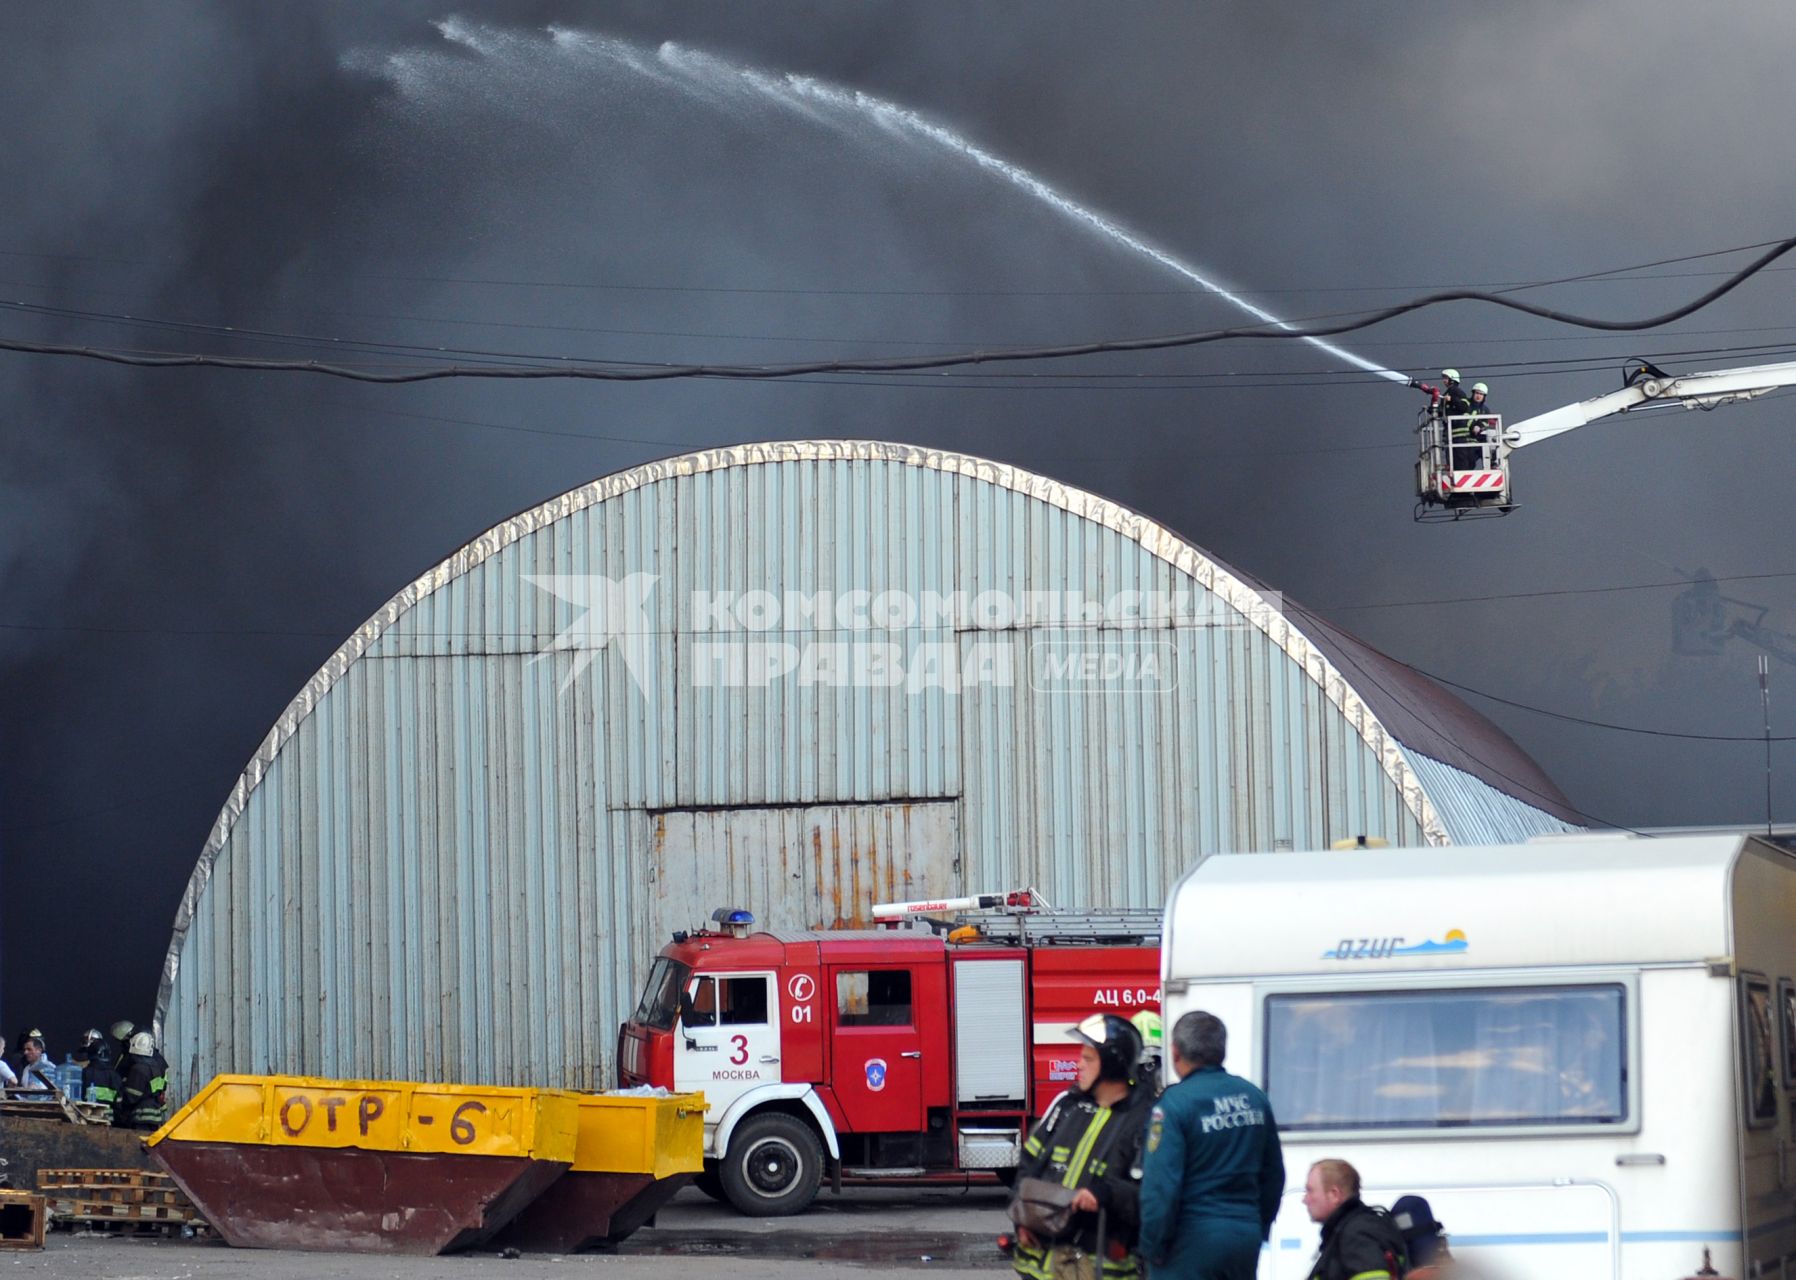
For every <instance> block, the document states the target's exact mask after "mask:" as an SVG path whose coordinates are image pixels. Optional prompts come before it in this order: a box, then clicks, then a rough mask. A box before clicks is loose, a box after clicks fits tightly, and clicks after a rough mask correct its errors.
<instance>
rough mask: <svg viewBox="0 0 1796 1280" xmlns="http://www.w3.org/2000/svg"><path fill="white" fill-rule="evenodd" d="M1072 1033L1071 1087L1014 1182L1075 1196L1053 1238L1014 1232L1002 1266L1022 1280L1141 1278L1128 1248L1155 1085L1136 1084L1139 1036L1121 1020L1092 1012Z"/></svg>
mask: <svg viewBox="0 0 1796 1280" xmlns="http://www.w3.org/2000/svg"><path fill="white" fill-rule="evenodd" d="M1072 1034H1073V1036H1074V1037H1076V1038H1077V1039H1078V1041H1079V1042H1080V1049H1079V1080H1078V1084H1077V1085H1076V1086H1075V1087H1073V1088H1071V1089H1068V1090H1067V1091H1066V1092H1065V1093H1063V1094H1061V1095H1060V1096H1059V1097H1058V1098H1056V1099H1055V1100H1054V1102H1053V1105H1052V1106H1050V1107H1049V1108H1048V1112H1047V1114H1046V1115H1044V1116H1043V1117H1042V1118H1041V1121H1040V1122H1039V1123H1038V1124H1037V1125H1036V1126H1035V1129H1034V1131H1033V1132H1031V1133H1030V1135H1029V1138H1028V1140H1027V1141H1026V1142H1025V1143H1024V1144H1023V1161H1022V1163H1021V1164H1020V1165H1019V1166H1017V1178H1018V1180H1019V1181H1020V1180H1021V1179H1023V1178H1045V1179H1049V1180H1051V1181H1054V1182H1057V1183H1059V1184H1060V1185H1061V1186H1064V1187H1076V1188H1078V1189H1079V1194H1078V1196H1077V1197H1076V1198H1075V1199H1074V1200H1073V1208H1074V1210H1075V1212H1074V1214H1073V1218H1072V1222H1071V1224H1070V1225H1069V1227H1068V1228H1067V1231H1066V1232H1065V1235H1064V1238H1062V1239H1060V1240H1038V1239H1036V1238H1035V1237H1034V1236H1033V1235H1031V1234H1030V1233H1029V1232H1028V1231H1026V1230H1021V1229H1019V1230H1018V1232H1017V1243H1016V1246H1015V1248H1014V1250H1013V1251H1012V1253H1011V1265H1012V1266H1013V1267H1015V1268H1016V1271H1017V1274H1019V1275H1022V1276H1027V1277H1029V1280H1099V1277H1101V1278H1102V1280H1132V1278H1133V1277H1136V1276H1139V1275H1140V1274H1141V1272H1140V1267H1139V1265H1138V1263H1137V1260H1136V1257H1135V1252H1134V1250H1135V1237H1136V1232H1137V1228H1138V1224H1139V1222H1140V1205H1139V1192H1140V1183H1141V1158H1142V1140H1143V1137H1144V1133H1145V1128H1146V1122H1147V1115H1148V1111H1149V1109H1150V1108H1151V1107H1152V1105H1153V1098H1154V1086H1153V1084H1152V1082H1151V1081H1148V1080H1145V1079H1142V1080H1137V1079H1136V1067H1137V1065H1138V1064H1139V1062H1140V1060H1141V1033H1140V1032H1139V1031H1137V1030H1136V1029H1135V1028H1134V1027H1133V1026H1132V1025H1131V1024H1130V1023H1129V1021H1128V1019H1126V1018H1122V1017H1119V1016H1117V1015H1116V1014H1114V1013H1094V1014H1092V1015H1091V1017H1089V1018H1087V1019H1085V1020H1084V1021H1083V1022H1081V1023H1080V1024H1079V1025H1078V1026H1076V1027H1074V1028H1072ZM1100 1261H1101V1264H1102V1265H1101V1270H1100V1267H1099V1262H1100Z"/></svg>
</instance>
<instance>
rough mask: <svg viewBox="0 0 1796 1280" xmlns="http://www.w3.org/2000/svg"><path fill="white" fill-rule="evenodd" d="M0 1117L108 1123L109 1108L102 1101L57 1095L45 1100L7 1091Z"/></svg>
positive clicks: (38, 1095) (39, 1095) (0, 1105)
mask: <svg viewBox="0 0 1796 1280" xmlns="http://www.w3.org/2000/svg"><path fill="white" fill-rule="evenodd" d="M0 1116H19V1117H22V1118H24V1119H27V1120H51V1121H56V1122H59V1123H65V1124H111V1123H112V1107H111V1105H110V1104H109V1103H105V1102H77V1101H76V1100H75V1099H73V1098H65V1097H63V1096H62V1095H61V1094H55V1095H53V1096H49V1097H46V1096H45V1095H44V1094H43V1093H41V1092H38V1093H27V1092H25V1091H24V1090H21V1089H8V1090H6V1092H5V1096H4V1097H0Z"/></svg>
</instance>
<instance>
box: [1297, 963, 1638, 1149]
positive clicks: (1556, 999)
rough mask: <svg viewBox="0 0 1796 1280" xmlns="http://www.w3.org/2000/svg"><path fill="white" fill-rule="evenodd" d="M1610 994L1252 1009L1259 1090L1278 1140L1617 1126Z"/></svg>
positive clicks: (1617, 1009)
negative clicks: (1261, 1057)
mask: <svg viewBox="0 0 1796 1280" xmlns="http://www.w3.org/2000/svg"><path fill="white" fill-rule="evenodd" d="M1625 1005H1626V995H1625V992H1624V990H1623V988H1622V987H1620V986H1619V985H1617V986H1609V985H1603V986H1527V987H1492V988H1481V989H1477V990H1463V989H1461V990H1453V989H1431V990H1412V991H1376V992H1374V991H1356V992H1344V993H1340V994H1305V995H1272V996H1268V997H1267V999H1266V1092H1267V1094H1269V1095H1270V1097H1271V1099H1272V1106H1273V1109H1274V1110H1275V1111H1276V1112H1277V1114H1278V1122H1279V1127H1280V1128H1285V1129H1445V1128H1464V1127H1468V1126H1487V1125H1488V1126H1499V1125H1500V1126H1514V1125H1586V1124H1617V1123H1620V1122H1622V1121H1625V1120H1626V1119H1627V1109H1628V1090H1627V1052H1626V1049H1627V1019H1626V1016H1625V1012H1626V1011H1625Z"/></svg>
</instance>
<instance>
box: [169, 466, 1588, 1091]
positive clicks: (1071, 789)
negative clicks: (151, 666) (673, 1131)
mask: <svg viewBox="0 0 1796 1280" xmlns="http://www.w3.org/2000/svg"><path fill="white" fill-rule="evenodd" d="M1575 821H1576V815H1575V813H1573V812H1572V811H1571V810H1570V809H1569V807H1568V806H1567V804H1566V801H1565V798H1564V797H1563V796H1562V795H1561V794H1560V792H1559V791H1558V789H1557V788H1556V787H1555V786H1554V785H1553V783H1552V782H1551V781H1550V780H1549V779H1548V778H1547V777H1546V776H1545V774H1544V773H1543V772H1542V771H1541V770H1540V769H1539V768H1538V766H1536V765H1535V764H1534V763H1533V762H1531V761H1530V760H1529V759H1528V758H1527V757H1526V756H1525V755H1524V754H1523V753H1522V752H1521V751H1520V749H1519V748H1517V747H1516V745H1515V744H1514V743H1513V742H1512V741H1511V740H1510V739H1509V738H1507V737H1506V736H1505V735H1504V734H1503V733H1502V732H1501V731H1500V730H1498V729H1497V728H1496V727H1495V726H1493V725H1492V724H1490V723H1489V722H1488V721H1486V720H1485V719H1483V718H1482V717H1481V716H1479V715H1478V714H1477V713H1475V712H1473V711H1472V710H1471V709H1470V708H1468V707H1466V706H1465V705H1464V704H1462V703H1460V702H1458V701H1457V700H1455V699H1453V698H1451V697H1449V696H1447V695H1445V694H1444V693H1442V692H1441V691H1440V690H1439V689H1438V688H1436V687H1435V686H1433V685H1432V684H1431V683H1430V682H1428V681H1426V680H1424V679H1422V678H1421V677H1419V676H1417V675H1416V674H1414V673H1413V672H1411V671H1410V670H1408V669H1407V668H1405V667H1403V666H1401V665H1400V664H1397V663H1395V662H1393V661H1391V660H1390V659H1388V658H1385V657H1384V656H1382V655H1380V654H1378V653H1376V652H1375V651H1373V650H1371V649H1369V648H1368V647H1366V646H1365V645H1364V644H1362V643H1360V642H1359V641H1357V640H1355V639H1353V638H1352V637H1351V636H1349V635H1347V634H1345V633H1344V632H1341V631H1339V630H1337V629H1336V628H1334V627H1332V626H1330V625H1329V624H1328V623H1326V622H1325V621H1323V620H1322V619H1320V618H1318V617H1316V616H1315V615H1313V614H1310V613H1307V612H1303V611H1301V610H1299V609H1297V608H1296V607H1294V606H1290V605H1288V604H1287V603H1286V602H1282V601H1281V600H1280V599H1279V597H1278V596H1277V594H1276V593H1275V592H1273V591H1271V590H1270V589H1269V588H1268V587H1266V586H1265V585H1264V584H1262V583H1259V582H1256V581H1254V580H1253V579H1251V578H1249V577H1248V576H1247V575H1245V574H1242V573H1240V572H1238V571H1236V570H1234V569H1231V568H1229V567H1228V566H1227V565H1224V564H1221V563H1219V562H1218V561H1216V560H1215V559H1214V558H1213V557H1211V556H1209V555H1207V554H1205V553H1204V552H1203V551H1202V550H1201V549H1200V548H1198V547H1196V546H1193V545H1192V544H1191V543H1189V542H1187V541H1185V540H1184V539H1182V538H1180V537H1179V536H1177V535H1176V534H1174V533H1173V532H1172V531H1170V530H1169V529H1167V528H1165V527H1164V526H1162V525H1160V524H1157V523H1156V522H1154V521H1153V520H1151V519H1149V518H1147V517H1145V516H1143V515H1140V514H1138V513H1136V512H1133V511H1129V510H1127V509H1125V508H1123V507H1120V506H1118V505H1117V504H1116V503H1113V502H1110V501H1107V500H1105V499H1103V498H1100V497H1097V496H1095V495H1093V494H1090V493H1086V492H1084V491H1082V490H1079V489H1076V488H1073V487H1072V486H1070V485H1065V484H1061V483H1059V482H1057V481H1054V480H1051V479H1048V478H1047V477H1044V476H1040V475H1034V474H1031V473H1029V472H1027V471H1023V470H1020V469H1018V468H1016V467H1012V466H1006V465H1002V464H999V463H995V462H989V461H985V460H982V459H979V458H973V457H967V456H964V455H958V454H950V453H940V452H934V451H929V450H924V449H918V448H913V447H909V446H905V445H894V444H881V443H874V442H864V441H816V442H785V443H773V444H756V445H742V446H737V447H732V448H724V449H714V450H707V451H704V452H700V453H693V454H688V455H686V456H683V457H677V458H670V459H667V460H665V461H661V462H655V463H651V464H648V465H646V466H641V467H636V468H634V469H631V470H629V471H624V472H620V473H618V474H616V475H611V476H607V477H605V478H603V479H601V480H597V481H594V482H593V483H591V484H587V485H583V486H582V487H580V488H578V489H575V490H573V491H571V492H569V493H565V494H562V495H561V496H560V497H558V498H555V499H553V500H551V501H549V502H546V503H544V504H543V505H542V506H540V507H537V508H535V509H534V510H531V511H526V512H523V513H522V514H520V515H517V516H515V517H513V518H512V519H509V520H507V521H505V522H504V523H502V524H500V525H498V526H497V527H496V528H493V529H491V530H488V531H487V532H486V533H484V534H482V535H481V536H480V537H478V538H476V539H474V541H472V542H470V543H469V544H468V545H467V546H465V547H463V548H461V549H460V550H459V551H457V552H455V553H454V554H453V555H451V556H450V557H449V558H448V559H446V560H444V561H443V562H442V563H441V564H439V565H437V566H436V567H435V568H433V569H431V570H430V571H429V572H428V573H426V574H424V576H422V577H421V578H419V579H418V580H417V581H416V582H413V583H412V584H410V585H409V586H407V587H406V588H405V589H404V590H402V591H400V592H399V594H397V595H396V596H394V597H393V599H392V600H390V601H389V602H388V603H387V604H386V605H385V606H383V607H382V608H381V609H380V611H379V612H378V613H376V614H375V615H374V616H373V617H372V618H370V619H369V620H368V622H367V623H366V624H364V625H363V626H362V627H361V628H360V629H359V630H358V631H356V632H355V634H354V635H352V636H350V637H349V638H348V640H346V641H345V642H344V644H343V646H342V647H341V648H340V649H339V650H338V651H337V653H336V654H335V655H334V656H332V658H331V659H330V661H328V662H327V663H325V665H324V666H323V668H322V669H320V670H319V671H318V673H317V674H316V675H315V676H313V677H312V679H311V680H310V681H308V682H307V684H306V686H305V687H304V688H303V689H301V690H300V691H299V694H298V696H296V697H295V698H294V699H293V702H292V704H291V705H290V706H289V707H288V708H287V709H286V711H285V712H284V713H283V714H282V715H281V717H280V718H279V720H278V721H277V722H276V724H275V725H274V727H273V728H272V729H271V730H270V731H269V734H268V736H267V738H266V740H265V741H264V742H263V743H262V746H261V747H260V749H259V750H258V751H257V752H256V754H255V757H254V759H252V760H251V761H250V763H249V766H248V768H247V769H246V770H245V771H244V773H243V776H242V777H241V778H240V779H239V780H238V782H237V784H236V786H235V787H234V788H233V789H232V791H231V794H230V797H229V799H228V800H227V802H226V804H225V806H224V809H223V811H222V812H221V813H220V814H219V817H218V821H217V823H216V825H215V826H214V828H213V831H212V833H211V836H210V838H209V839H208V840H207V842H206V846H205V848H204V849H203V851H202V852H201V854H200V858H199V863H198V865H197V866H196V867H195V869H194V872H193V876H192V879H191V881H190V883H189V884H188V887H187V890H186V893H185V895H184V897H183V900H182V903H181V906H180V910H179V913H178V915H177V918H176V921H175V928H174V936H173V938H172V940H171V942H170V945H169V950H168V956H167V960H166V964H165V969H164V974H163V981H162V987H161V991H160V994H159V997H158V1008H157V1017H158V1021H159V1025H160V1027H161V1030H162V1032H163V1036H164V1042H165V1044H166V1047H167V1049H166V1051H167V1056H168V1058H169V1060H170V1062H171V1063H172V1064H173V1066H174V1071H175V1074H176V1079H177V1081H179V1082H181V1083H183V1084H185V1085H186V1086H187V1087H190V1088H191V1087H192V1086H193V1085H194V1084H195V1083H197V1082H200V1081H203V1080H205V1079H207V1078H209V1077H210V1076H211V1075H212V1074H214V1073H216V1072H220V1071H248V1072H262V1071H291V1072H305V1073H309V1074H317V1075H323V1076H352V1077H385V1078H413V1079H448V1080H465V1081H471V1082H502V1083H519V1084H525V1083H528V1084H540V1085H566V1086H574V1087H601V1086H603V1085H605V1084H607V1083H608V1082H609V1081H610V1078H611V1057H612V1052H613V1039H614V1037H615V1034H616V1028H617V1024H618V1022H619V1021H620V1020H621V1019H622V1018H623V1017H624V1016H625V1015H626V1014H627V1013H628V1012H629V1009H630V1007H631V1003H632V1002H633V999H634V996H635V994H636V989H637V985H638V983H639V981H640V980H641V978H642V976H643V974H644V973H645V972H646V967H647V964H648V961H649V960H650V959H651V958H652V957H653V955H654V954H655V952H656V951H657V950H658V949H659V947H660V945H661V943H662V942H663V940H664V939H665V938H666V937H667V935H668V932H669V931H670V930H671V929H675V928H685V927H689V926H691V925H693V924H695V923H697V922H699V921H700V920H702V919H704V918H705V917H706V916H708V915H709V913H710V911H711V909H712V908H713V907H717V906H723V905H729V906H733V907H746V908H748V909H750V910H752V911H754V912H755V913H756V915H757V916H758V917H759V918H760V920H761V921H762V922H763V923H769V924H773V925H777V926H783V927H792V928H804V927H817V926H831V925H836V924H839V923H848V922H851V921H856V920H864V919H865V914H866V911H867V908H868V906H869V905H870V904H871V903H873V902H875V901H881V900H888V899H893V898H909V897H922V896H935V895H940V894H949V893H956V892H983V891H990V890H996V889H1002V888H1008V887H1016V886H1020V885H1034V886H1036V887H1038V888H1039V889H1040V890H1041V891H1042V892H1043V893H1044V894H1045V895H1046V896H1047V897H1048V898H1049V899H1050V900H1051V901H1053V902H1055V903H1056V904H1057V905H1065V906H1080V905H1147V904H1155V903H1158V902H1160V901H1162V900H1163V898H1164V895H1165V892H1166V890H1167V888H1168V886H1169V885H1170V884H1171V883H1172V881H1173V880H1174V879H1175V878H1176V877H1177V876H1178V875H1179V874H1180V873H1181V872H1182V871H1183V870H1184V869H1185V868H1187V867H1189V866H1190V865H1191V864H1192V862H1193V861H1194V860H1195V859H1196V858H1198V857H1199V856H1200V855H1202V854H1205V853H1209V852H1212V851H1219V850H1244V849H1246V850H1252V849H1268V850H1270V849H1277V848H1293V847H1295V848H1305V847H1321V846H1326V845H1327V844H1329V843H1331V842H1333V841H1336V840H1339V839H1343V838H1350V837H1354V836H1358V835H1366V836H1370V837H1375V838H1380V839H1384V840H1388V841H1390V842H1392V843H1394V844H1405V845H1416V844H1438V845H1445V844H1451V843H1456V842H1476V843H1490V842H1498V841H1508V840H1515V839H1519V838H1523V837H1526V836H1528V835H1532V834H1538V833H1543V832H1550V831H1560V830H1565V829H1568V828H1570V827H1571V826H1572V825H1573V823H1574V822H1575Z"/></svg>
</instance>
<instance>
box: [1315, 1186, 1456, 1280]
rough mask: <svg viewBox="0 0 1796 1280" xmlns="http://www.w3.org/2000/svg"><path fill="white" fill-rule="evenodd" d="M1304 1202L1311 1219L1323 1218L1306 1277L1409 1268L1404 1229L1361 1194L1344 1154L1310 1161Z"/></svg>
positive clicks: (1334, 1279) (1365, 1276)
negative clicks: (1340, 1156) (1313, 1259)
mask: <svg viewBox="0 0 1796 1280" xmlns="http://www.w3.org/2000/svg"><path fill="white" fill-rule="evenodd" d="M1303 1207H1304V1208H1305V1209H1307V1210H1308V1211H1309V1215H1310V1221H1311V1222H1319V1223H1321V1224H1322V1247H1321V1248H1320V1249H1318V1250H1317V1251H1316V1263H1315V1265H1314V1266H1313V1267H1311V1268H1310V1280H1397V1278H1398V1277H1399V1276H1402V1275H1405V1274H1406V1273H1407V1271H1408V1265H1409V1264H1408V1259H1407V1258H1406V1257H1405V1254H1404V1250H1405V1245H1404V1241H1403V1231H1402V1229H1401V1228H1400V1227H1398V1225H1397V1223H1396V1222H1395V1221H1394V1220H1393V1219H1392V1217H1391V1215H1390V1214H1388V1213H1386V1212H1385V1211H1384V1210H1383V1209H1380V1208H1377V1207H1376V1206H1374V1205H1369V1204H1367V1203H1365V1202H1364V1201H1363V1200H1361V1199H1360V1198H1359V1170H1357V1169H1355V1168H1354V1167H1353V1166H1352V1165H1350V1164H1348V1163H1347V1162H1346V1161H1345V1160H1318V1161H1316V1163H1315V1164H1313V1165H1311V1166H1310V1175H1309V1178H1308V1179H1307V1180H1306V1181H1305V1182H1304V1185H1303ZM1430 1216H1431V1217H1432V1216H1433V1215H1432V1214H1430Z"/></svg>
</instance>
